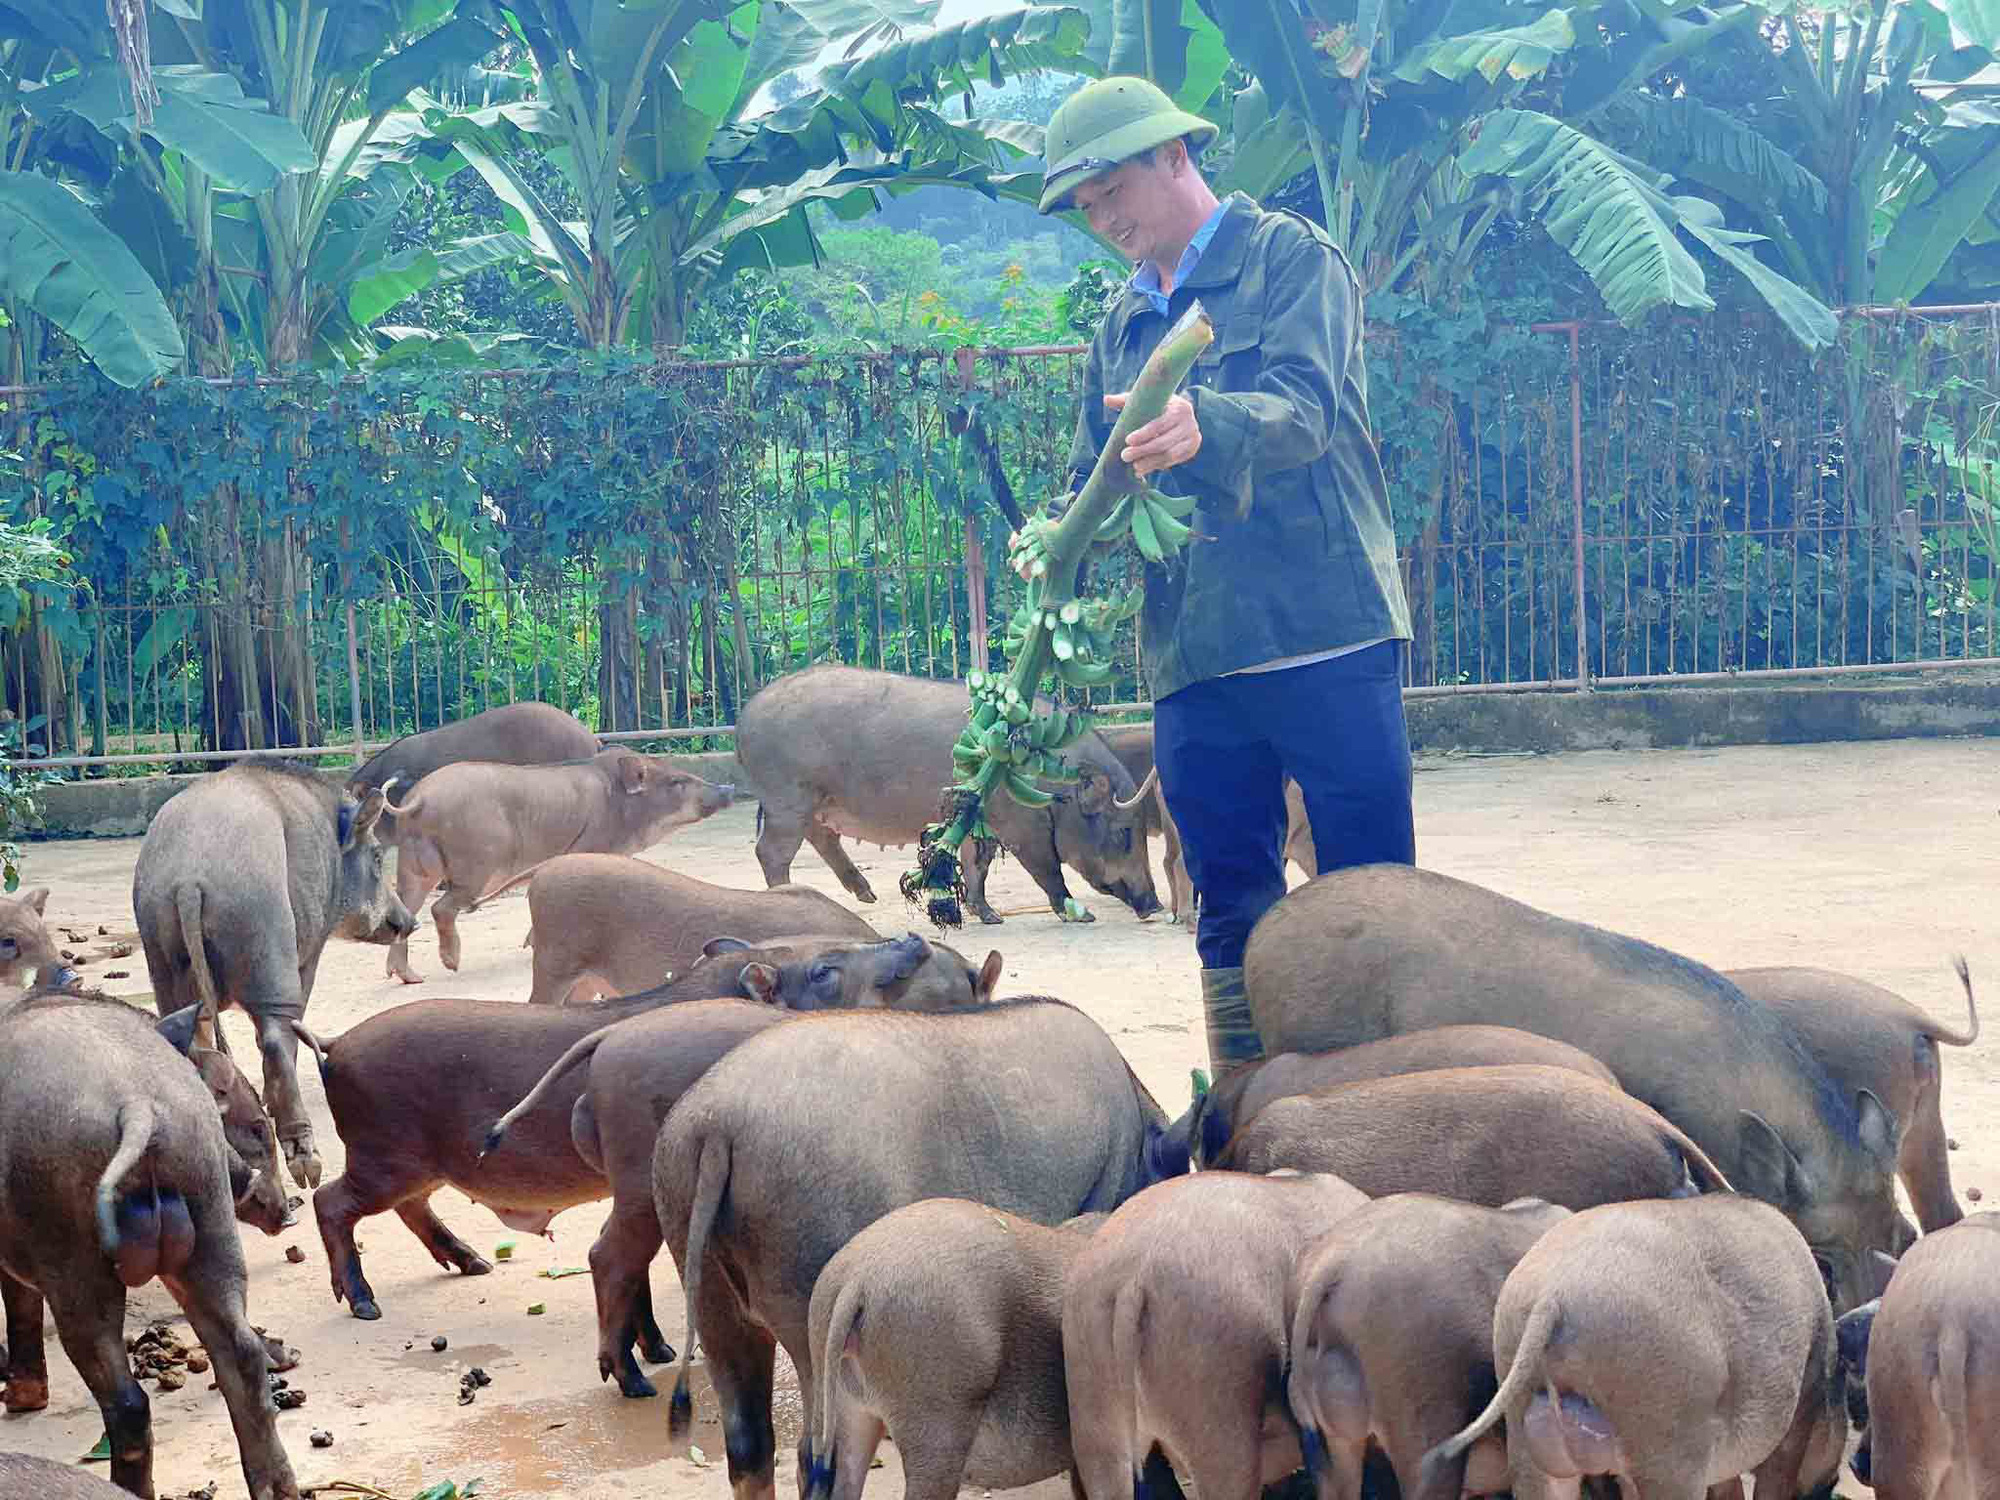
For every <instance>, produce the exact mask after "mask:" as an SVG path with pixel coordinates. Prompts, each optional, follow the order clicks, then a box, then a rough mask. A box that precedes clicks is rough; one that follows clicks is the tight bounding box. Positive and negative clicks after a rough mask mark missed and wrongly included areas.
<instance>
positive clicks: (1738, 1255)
mask: <svg viewBox="0 0 2000 1500" xmlns="http://www.w3.org/2000/svg"><path fill="white" fill-rule="evenodd" d="M1493 1364H1494V1368H1495V1369H1496V1370H1498V1371H1500V1372H1501V1378H1500V1388H1499V1390H1498V1391H1497V1392H1495V1394H1494V1396H1493V1399H1492V1400H1491V1401H1490V1402H1488V1403H1487V1406H1486V1409H1485V1410H1484V1411H1483V1412H1481V1413H1480V1414H1479V1417H1478V1418H1477V1420H1475V1421H1474V1422H1473V1423H1472V1424H1471V1425H1470V1426H1469V1427H1467V1428H1465V1430H1464V1431H1462V1432H1460V1433H1458V1434H1457V1435H1456V1436H1455V1437H1453V1438H1451V1439H1449V1440H1448V1441H1446V1442H1444V1443H1441V1444H1439V1445H1438V1447H1436V1448H1434V1449H1433V1450H1431V1453H1430V1454H1429V1455H1428V1456H1427V1457H1426V1458H1425V1460H1424V1477H1423V1478H1422V1480H1421V1481H1420V1485H1421V1487H1422V1491H1423V1493H1424V1494H1425V1495H1427V1496H1428V1495H1440V1494H1443V1493H1444V1492H1445V1488H1446V1487H1447V1486H1446V1483H1445V1480H1444V1478H1443V1476H1444V1475H1445V1474H1446V1473H1447V1472H1448V1471H1447V1465H1450V1464H1455V1463H1456V1462H1457V1460H1458V1459H1459V1458H1460V1457H1461V1456H1462V1455H1463V1454H1464V1453H1465V1452H1466V1451H1467V1450H1468V1449H1469V1448H1471V1447H1472V1445H1473V1444H1474V1443H1475V1442H1477V1441H1478V1440H1479V1438H1480V1437H1482V1436H1483V1435H1484V1434H1485V1433H1487V1432H1488V1431H1490V1430H1491V1429H1492V1428H1493V1426H1494V1424H1495V1423H1497V1422H1498V1421H1500V1419H1501V1418H1502V1417H1503V1416H1504V1417H1505V1418H1506V1422H1507V1454H1508V1460H1509V1463H1510V1466H1511V1468H1512V1473H1513V1483H1512V1486H1511V1488H1512V1491H1513V1494H1514V1497H1515V1500H1551V1497H1555V1496H1568V1497H1574V1496H1575V1495H1576V1494H1577V1491H1578V1487H1579V1484H1580V1482H1581V1481H1583V1480H1586V1479H1590V1478H1593V1477H1596V1476H1603V1475H1609V1476H1613V1477H1615V1478H1616V1479H1617V1480H1618V1481H1619V1487H1620V1489H1621V1490H1622V1491H1623V1492H1624V1493H1625V1494H1628V1495H1638V1496H1643V1497H1645V1500H1703V1496H1704V1494H1707V1493H1713V1492H1714V1490H1715V1488H1716V1487H1717V1486H1721V1487H1723V1490H1724V1493H1734V1492H1736V1490H1737V1489H1738V1487H1739V1483H1740V1477H1741V1476H1742V1475H1744V1474H1754V1476H1755V1480H1756V1493H1757V1494H1758V1495H1759V1496H1760V1497H1762V1500H1793V1497H1795V1496H1799V1495H1809V1494H1814V1493H1817V1492H1820V1491H1821V1490H1823V1489H1824V1490H1830V1489H1831V1488H1832V1484H1833V1480H1834V1479H1835V1477H1836V1476H1837V1474H1838V1471H1839V1467H1840V1453H1841V1448H1842V1446H1843V1445H1844V1442H1845V1439H1846V1435H1847V1418H1846V1413H1845V1411H1844V1410H1843V1408H1842V1403H1841V1394H1840V1384H1839V1366H1838V1361H1837V1360H1836V1359H1835V1357H1834V1333H1833V1314H1832V1311H1831V1310H1830V1309H1829V1308H1828V1306H1827V1300H1826V1289H1825V1287H1824V1286H1823V1284H1822V1283H1821V1279H1820V1271H1819V1268H1818V1267H1817V1266H1816V1265H1815V1264H1814V1262H1813V1257H1812V1254H1811V1252H1810V1251H1809V1250H1808V1249H1807V1247H1806V1243H1805V1241H1804V1240H1803V1239H1802V1238H1800V1236H1799V1232H1798V1231H1797V1230H1796V1229H1795V1228H1793V1227H1792V1226H1791V1225H1790V1224H1789V1223H1787V1222H1786V1220H1785V1218H1784V1216H1783V1215H1782V1214H1780V1213H1779V1212H1778V1211H1777V1210H1776V1209H1774V1208H1772V1207H1771V1206H1770V1205H1768V1204H1764V1203H1760V1202H1758V1201H1757V1200H1756V1199H1754V1198H1746V1197H1741V1196H1738V1195H1736V1194H1718V1195H1716V1196H1714V1197H1706V1198H1690V1199H1685V1200H1682V1201H1680V1202H1674V1203H1614V1204H1609V1205H1606V1206H1604V1207H1602V1208H1594V1209H1591V1210H1589V1211H1588V1212H1586V1213H1580V1214H1578V1215H1577V1216H1576V1217H1575V1218H1573V1219H1569V1220H1566V1221H1565V1222H1563V1223H1561V1224H1558V1225H1556V1226H1555V1227H1554V1228H1553V1229H1551V1230H1550V1231H1549V1232H1548V1233H1547V1234H1545V1235H1543V1236H1542V1237H1541V1239H1539V1240H1537V1241H1536V1242H1535V1244H1534V1245H1533V1247H1532V1248H1530V1249H1529V1250H1528V1252H1527V1253H1526V1254H1525V1255H1524V1256H1522V1257H1521V1260H1520V1262H1519V1264H1517V1265H1516V1266H1515V1267H1514V1270H1513V1272H1512V1273H1511V1274H1510V1275H1509V1276H1508V1278H1507V1282H1506V1285H1505V1286H1503V1287H1502V1288H1501V1290H1500V1298H1499V1302H1498V1304H1497V1306H1496V1307H1495V1309H1494V1313H1493Z"/></svg>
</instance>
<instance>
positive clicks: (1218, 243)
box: [1117, 192, 1257, 323]
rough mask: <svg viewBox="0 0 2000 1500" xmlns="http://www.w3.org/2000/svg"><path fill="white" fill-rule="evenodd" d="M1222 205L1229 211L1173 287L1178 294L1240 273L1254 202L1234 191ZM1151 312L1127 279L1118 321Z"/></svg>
mask: <svg viewBox="0 0 2000 1500" xmlns="http://www.w3.org/2000/svg"><path fill="white" fill-rule="evenodd" d="M1222 202H1223V206H1224V207H1226V208H1227V209H1228V210H1229V212H1228V213H1226V214H1224V215H1223V216H1222V222H1221V223H1219V224H1217V225H1216V226H1215V234H1214V237H1213V238H1211V239H1210V240H1209V242H1208V247H1207V248H1206V249H1205V250H1203V251H1202V252H1201V259H1200V260H1198V261H1196V262H1195V266H1194V270H1192V271H1191V272H1189V273H1188V278H1187V280H1186V281H1184V282H1182V283H1180V285H1179V286H1176V287H1175V288H1174V290H1175V291H1177V292H1178V291H1179V290H1180V288H1181V287H1182V286H1189V287H1204V286H1223V285H1226V284H1227V283H1229V282H1232V281H1234V280H1236V278H1237V277H1238V276H1240V275H1242V274H1243V260H1244V257H1245V255H1247V254H1248V252H1249V249H1250V230H1251V227H1252V225H1253V222H1254V220H1255V216H1256V213H1257V200H1256V199H1255V198H1252V197H1251V196H1250V195H1249V194H1248V193H1244V192H1235V193H1231V194H1230V195H1229V196H1228V197H1227V198H1224V199H1223V200H1222ZM1152 310H1153V304H1152V303H1151V302H1149V301H1147V300H1146V295H1145V293H1144V292H1141V291H1140V290H1139V288H1138V287H1136V286H1134V285H1133V284H1132V282H1131V280H1130V279H1128V280H1127V281H1126V283H1125V292H1124V296H1123V298H1122V299H1121V301H1120V302H1119V304H1118V307H1117V317H1118V319H1119V321H1120V322H1121V323H1129V322H1131V320H1132V319H1133V318H1134V317H1135V316H1136V315H1138V314H1139V313H1142V312H1151V311H1152Z"/></svg>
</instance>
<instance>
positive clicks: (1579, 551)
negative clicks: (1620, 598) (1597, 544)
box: [1569, 322, 1590, 689]
mask: <svg viewBox="0 0 2000 1500" xmlns="http://www.w3.org/2000/svg"><path fill="white" fill-rule="evenodd" d="M1581 332H1582V325H1581V324H1580V323H1577V322H1572V323H1571V324H1570V325H1569V482H1570V497H1571V500H1572V502H1573V504H1574V506H1575V509H1576V536H1575V562H1576V685H1577V687H1579V688H1582V689H1588V688H1589V686H1590V627H1589V624H1588V615H1587V613H1586V611H1585V610H1584V607H1583V354H1582V350H1581V348H1580V347H1579V338H1580V335H1581Z"/></svg>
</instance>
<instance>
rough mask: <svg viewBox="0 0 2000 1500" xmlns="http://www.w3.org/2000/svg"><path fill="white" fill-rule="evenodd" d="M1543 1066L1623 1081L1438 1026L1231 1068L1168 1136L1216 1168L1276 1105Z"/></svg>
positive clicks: (1498, 1036)
mask: <svg viewBox="0 0 2000 1500" xmlns="http://www.w3.org/2000/svg"><path fill="white" fill-rule="evenodd" d="M1506 1063H1540V1064H1542V1065H1543V1066H1545V1067H1551V1068H1568V1069H1570V1070H1572V1071H1573V1072H1577V1073H1582V1074H1585V1075H1587V1076H1588V1077H1591V1078H1595V1079H1597V1080H1598V1082H1600V1083H1607V1084H1609V1085H1611V1087H1613V1088H1616V1087H1617V1086H1618V1080H1617V1079H1616V1078H1614V1077H1613V1076H1612V1074H1611V1070H1610V1069H1609V1068H1607V1067H1605V1066H1604V1064H1603V1063H1601V1062H1599V1061H1598V1060H1597V1059H1596V1058H1594V1057H1592V1056H1591V1055H1590V1054H1589V1053H1588V1052H1583V1051H1580V1050H1579V1049H1577V1048H1575V1047H1572V1046H1569V1045H1568V1044H1567V1043H1565V1042H1555V1041H1551V1040H1549V1038H1547V1037H1545V1036H1536V1035H1535V1034H1534V1033H1533V1032H1530V1031H1517V1030H1515V1029H1514V1028H1513V1027H1511V1026H1437V1027H1433V1028H1432V1029H1430V1030H1429V1031H1413V1032H1410V1033H1409V1034H1408V1035H1406V1036H1392V1037H1384V1038H1383V1039H1382V1040H1381V1041H1379V1042H1363V1043H1362V1044H1361V1045H1360V1046H1358V1047H1343V1048H1342V1049H1341V1050H1340V1051H1338V1052H1280V1053H1279V1054H1278V1055H1277V1056H1276V1057H1268V1058H1260V1059H1258V1060H1257V1061H1256V1062H1252V1063H1245V1064H1243V1065H1241V1066H1239V1067H1234V1068H1231V1069H1230V1070H1229V1071H1227V1072H1226V1073H1224V1074H1223V1075H1222V1076H1221V1077H1220V1078H1217V1079H1216V1080H1215V1083H1214V1084H1213V1085H1212V1086H1211V1087H1210V1088H1208V1089H1207V1090H1206V1091H1204V1092H1203V1093H1201V1094H1200V1095H1198V1096H1197V1097H1196V1098H1195V1101H1194V1103H1193V1104H1192V1105H1190V1106H1189V1108H1188V1113H1187V1114H1186V1115H1184V1116H1182V1117H1181V1118H1180V1119H1179V1120H1177V1121H1175V1122H1174V1126H1173V1128H1172V1129H1171V1130H1170V1131H1169V1132H1168V1134H1169V1136H1171V1137H1172V1138H1174V1139H1175V1140H1184V1141H1186V1142H1188V1143H1189V1147H1190V1150H1191V1151H1192V1154H1193V1157H1194V1160H1195V1161H1196V1163H1198V1164H1200V1163H1206V1162H1211V1161H1214V1160H1215V1158H1216V1157H1217V1156H1219V1155H1221V1154H1222V1148H1223V1147H1224V1146H1226V1145H1228V1144H1229V1138H1230V1137H1231V1136H1232V1135H1234V1134H1235V1133H1236V1129H1237V1127H1238V1126H1239V1125H1241V1124H1242V1123H1243V1122H1244V1121H1246V1120H1249V1119H1252V1118H1254V1117H1255V1115H1256V1113H1257V1111H1258V1110H1260V1109H1262V1108H1263V1107H1264V1106H1265V1105H1267V1104H1269V1103H1270V1102H1271V1101H1272V1100H1274V1099H1283V1098H1285V1097H1287V1096H1289V1095H1292V1094H1323V1093H1325V1092H1326V1091H1327V1090H1328V1089H1333V1088H1339V1087H1340V1086H1341V1085H1342V1084H1344V1083H1359V1082H1361V1081H1362V1080H1364V1079H1369V1078H1394V1077H1397V1076H1399V1075H1400V1074H1404V1073H1422V1072H1427V1071H1429V1070H1431V1069H1434V1068H1483V1067H1496V1066H1500V1065H1503V1064H1506Z"/></svg>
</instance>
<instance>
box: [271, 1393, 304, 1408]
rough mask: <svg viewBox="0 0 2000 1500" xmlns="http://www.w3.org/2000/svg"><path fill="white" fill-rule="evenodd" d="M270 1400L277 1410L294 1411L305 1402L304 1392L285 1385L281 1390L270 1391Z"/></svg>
mask: <svg viewBox="0 0 2000 1500" xmlns="http://www.w3.org/2000/svg"><path fill="white" fill-rule="evenodd" d="M271 1400H272V1402H273V1404H275V1405H276V1406H277V1408H278V1410H279V1411H295V1410H297V1409H298V1408H299V1407H301V1406H304V1405H305V1404H306V1393H305V1392H304V1391H295V1390H292V1389H291V1388H290V1387H287V1388H286V1389H284V1390H282V1391H274V1392H272V1394H271Z"/></svg>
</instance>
